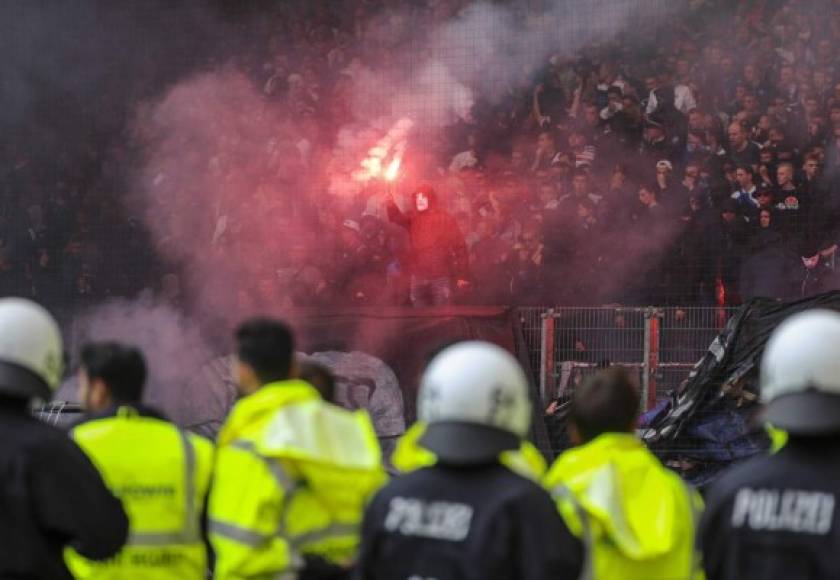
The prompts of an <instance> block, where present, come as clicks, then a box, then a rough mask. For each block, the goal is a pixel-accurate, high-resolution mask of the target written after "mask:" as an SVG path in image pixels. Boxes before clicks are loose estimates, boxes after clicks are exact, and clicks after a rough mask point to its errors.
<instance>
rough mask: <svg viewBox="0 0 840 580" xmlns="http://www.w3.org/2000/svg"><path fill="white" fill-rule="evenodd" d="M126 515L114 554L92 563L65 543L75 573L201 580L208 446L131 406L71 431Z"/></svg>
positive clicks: (106, 579)
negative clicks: (125, 533) (124, 535)
mask: <svg viewBox="0 0 840 580" xmlns="http://www.w3.org/2000/svg"><path fill="white" fill-rule="evenodd" d="M72 436H73V439H74V440H75V441H76V443H77V444H78V445H79V447H81V448H82V450H84V452H85V453H86V454H87V455H88V456H89V457H90V459H91V461H92V462H93V464H94V465H95V466H96V467H97V469H98V470H99V472H100V473H101V475H102V479H103V480H104V481H105V483H106V485H107V486H108V488H109V489H110V490H111V492H112V493H114V495H116V496H117V497H119V498H120V500H121V501H122V503H123V508H124V509H125V511H126V513H127V514H128V520H129V539H128V543H127V544H126V546H125V547H124V548H123V549H122V550H121V551H120V552H119V554H117V555H116V556H115V557H113V558H111V559H110V560H107V561H105V562H93V561H90V560H87V559H85V558H83V557H82V556H80V555H78V554H77V553H76V552H75V551H73V550H72V549H71V548H68V549H67V550H66V551H65V560H66V562H67V565H68V567H69V568H70V571H71V572H72V573H73V575H74V576H75V577H76V578H85V579H96V580H100V579H101V580H117V579H125V580H129V579H132V580H133V579H137V578H155V580H157V579H161V580H166V579H167V578H171V579H172V580H175V579H187V580H189V579H195V580H200V579H203V578H204V577H205V576H206V574H207V550H206V546H205V544H204V541H203V538H202V534H201V517H202V509H203V506H204V500H205V497H206V496H207V490H208V486H209V484H210V477H211V474H212V469H213V445H212V444H211V443H210V442H209V441H207V440H205V439H203V438H201V437H198V436H197V435H192V434H189V433H185V432H184V431H181V430H180V429H179V428H178V427H177V426H175V425H173V424H172V423H169V422H167V421H163V420H160V419H156V418H152V417H143V416H140V415H138V414H137V411H136V410H134V409H132V408H130V407H121V408H120V409H118V411H117V414H116V416H114V417H106V418H102V419H95V420H92V421H88V422H86V423H83V424H81V425H79V426H78V427H76V428H75V429H74V430H73V431H72Z"/></svg>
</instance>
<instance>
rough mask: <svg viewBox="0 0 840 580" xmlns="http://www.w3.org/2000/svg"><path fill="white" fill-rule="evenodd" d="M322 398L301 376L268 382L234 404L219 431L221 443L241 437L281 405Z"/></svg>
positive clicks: (219, 442) (224, 443) (219, 441)
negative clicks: (300, 378)
mask: <svg viewBox="0 0 840 580" xmlns="http://www.w3.org/2000/svg"><path fill="white" fill-rule="evenodd" d="M320 398H321V396H320V395H319V394H318V391H316V390H315V388H314V387H313V386H312V385H310V384H309V383H307V382H305V381H301V380H299V379H292V380H288V381H278V382H275V383H268V384H267V385H264V386H262V387H260V389H258V390H257V391H255V392H254V393H252V394H250V395H247V396H246V397H243V398H242V399H240V400H239V401H238V402H237V403H236V405H234V406H233V409H231V412H230V415H228V418H227V420H226V421H225V424H224V426H222V429H221V431H220V432H219V437H218V444H219V445H226V444H229V443H230V442H232V441H234V440H235V439H238V438H239V437H240V436H241V435H242V434H243V433H244V432H245V431H247V430H249V429H252V428H254V427H255V426H256V425H259V424H261V423H263V422H264V421H265V420H267V419H268V418H269V417H271V416H272V415H273V414H274V413H275V412H276V411H277V410H278V409H280V408H281V407H284V406H286V405H291V404H293V403H300V402H303V401H310V400H313V399H320Z"/></svg>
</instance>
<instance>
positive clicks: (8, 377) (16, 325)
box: [0, 298, 63, 400]
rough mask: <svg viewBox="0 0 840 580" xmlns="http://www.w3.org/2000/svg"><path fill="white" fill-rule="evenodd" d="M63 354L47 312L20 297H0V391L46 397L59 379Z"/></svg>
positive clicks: (56, 329) (17, 394)
mask: <svg viewBox="0 0 840 580" xmlns="http://www.w3.org/2000/svg"><path fill="white" fill-rule="evenodd" d="M62 355H63V350H62V342H61V332H60V331H59V329H58V324H57V323H56V321H55V319H54V318H53V317H52V315H51V314H50V313H49V312H47V311H46V310H45V309H44V308H42V307H41V306H39V305H38V304H36V303H34V302H32V301H30V300H26V299H23V298H2V299H0V393H2V394H4V395H11V396H15V397H25V398H34V397H38V398H41V399H45V400H46V399H49V397H50V394H51V392H52V390H54V389H55V388H56V387H57V386H58V384H59V382H60V381H61V373H62V366H63V356H62Z"/></svg>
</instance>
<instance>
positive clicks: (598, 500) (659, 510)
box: [545, 433, 702, 580]
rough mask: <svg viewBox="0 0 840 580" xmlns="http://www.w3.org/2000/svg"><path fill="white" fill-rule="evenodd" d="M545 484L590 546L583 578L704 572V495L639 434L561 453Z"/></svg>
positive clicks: (618, 579)
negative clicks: (700, 550) (699, 527)
mask: <svg viewBox="0 0 840 580" xmlns="http://www.w3.org/2000/svg"><path fill="white" fill-rule="evenodd" d="M545 485H546V487H547V488H548V490H549V492H550V493H551V494H552V496H553V497H554V499H555V501H556V503H557V507H558V509H559V511H560V514H561V515H562V516H563V519H564V520H565V521H566V524H567V525H568V527H569V529H570V530H571V531H572V533H574V534H575V535H576V536H578V537H579V538H581V540H582V541H583V542H584V545H585V547H586V552H587V556H586V561H585V566H584V573H583V575H582V578H583V579H586V580H590V579H597V580H681V579H688V578H701V577H702V572H701V569H700V558H699V555H698V554H697V553H696V551H695V548H694V535H695V529H696V524H697V521H698V520H699V515H700V511H701V510H702V501H701V499H700V496H699V495H698V494H697V493H696V492H695V491H694V490H692V489H691V488H689V487H688V486H687V485H686V484H685V483H684V482H683V481H682V480H681V479H680V478H679V476H677V475H676V474H675V473H673V472H672V471H670V470H668V469H666V468H665V467H663V466H662V464H661V463H660V462H659V460H658V459H657V458H656V457H654V455H653V454H652V453H651V452H650V451H649V450H648V449H647V448H646V447H645V446H644V445H643V444H642V443H641V442H640V441H639V440H638V439H637V438H636V437H634V436H633V435H630V434H621V433H607V434H604V435H601V436H600V437H597V438H595V439H594V440H592V441H590V442H589V443H587V444H585V445H582V446H580V447H577V448H574V449H571V450H569V451H566V452H565V453H563V454H562V455H561V456H560V457H559V458H558V459H557V461H556V462H555V463H554V465H553V466H552V467H551V469H549V472H548V475H547V476H546V478H545Z"/></svg>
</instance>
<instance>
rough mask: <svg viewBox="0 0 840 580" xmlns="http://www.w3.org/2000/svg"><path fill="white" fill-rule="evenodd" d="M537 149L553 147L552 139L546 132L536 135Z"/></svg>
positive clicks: (543, 149) (551, 148)
mask: <svg viewBox="0 0 840 580" xmlns="http://www.w3.org/2000/svg"><path fill="white" fill-rule="evenodd" d="M537 149H540V150H542V151H551V150H553V149H554V139H552V138H551V136H550V135H548V134H547V133H540V135H539V137H537Z"/></svg>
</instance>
